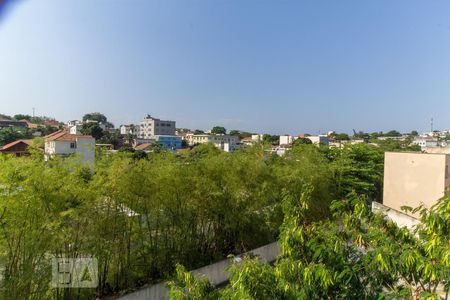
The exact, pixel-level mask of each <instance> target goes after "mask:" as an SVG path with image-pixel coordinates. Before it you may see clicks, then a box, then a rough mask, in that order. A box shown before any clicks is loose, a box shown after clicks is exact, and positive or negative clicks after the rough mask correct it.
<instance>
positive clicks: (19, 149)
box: [0, 140, 31, 156]
mask: <svg viewBox="0 0 450 300" xmlns="http://www.w3.org/2000/svg"><path fill="white" fill-rule="evenodd" d="M30 144H31V140H17V141H14V142H12V143H9V144H6V145H4V146H2V147H0V152H1V153H4V154H12V155H14V156H22V155H26V154H28V147H29V146H30Z"/></svg>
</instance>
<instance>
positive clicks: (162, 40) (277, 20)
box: [0, 0, 450, 134]
mask: <svg viewBox="0 0 450 300" xmlns="http://www.w3.org/2000/svg"><path fill="white" fill-rule="evenodd" d="M0 2H2V1H1V0H0ZM10 2H11V1H10ZM12 2H15V3H12V4H11V5H9V6H8V5H7V7H6V9H5V8H3V10H0V113H6V114H17V113H28V114H31V113H32V107H35V108H36V114H37V115H48V116H53V117H56V118H57V119H58V120H61V121H67V120H69V119H79V118H81V116H82V115H83V114H84V113H86V112H94V111H99V112H102V113H104V114H106V115H107V116H108V118H109V119H110V120H111V121H112V122H114V123H115V125H119V124H121V123H136V122H138V121H140V120H141V119H142V118H143V116H144V115H145V114H146V113H149V114H151V115H154V116H156V117H160V118H167V119H170V120H176V121H177V127H188V128H201V129H209V128H211V127H212V126H214V125H223V126H225V127H226V128H227V129H243V130H249V131H254V132H269V133H278V134H284V133H290V134H296V133H301V132H309V133H312V134H315V133H318V132H319V131H320V132H325V131H328V130H337V131H346V132H351V130H352V129H353V128H354V129H356V130H364V131H379V130H383V131H387V130H390V129H398V130H400V131H410V130H412V129H417V130H419V131H425V130H428V129H429V120H430V118H431V117H432V116H433V117H434V119H435V127H436V128H438V129H444V128H449V127H450V115H449V113H450V1H448V0H443V1H434V0H427V1H424V0H421V1H413V0H404V1H400V0H398V1H397V0H385V1H382V0H377V1H361V0H354V1H345V0H340V1H335V0H329V1H325V0H310V1H301V0H295V1H286V0H272V1H268V0H227V1H224V0H203V1H200V0H198V1H190V0H179V1H175V0H173V1H172V0H159V1H157V0H154V1H151V0H77V1H73V0H15V1H14V0H12Z"/></svg>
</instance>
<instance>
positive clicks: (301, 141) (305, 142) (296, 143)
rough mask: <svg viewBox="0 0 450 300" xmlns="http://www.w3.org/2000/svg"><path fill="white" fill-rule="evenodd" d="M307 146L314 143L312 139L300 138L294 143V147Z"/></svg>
mask: <svg viewBox="0 0 450 300" xmlns="http://www.w3.org/2000/svg"><path fill="white" fill-rule="evenodd" d="M305 144H312V142H311V140H310V139H307V138H298V139H296V140H295V141H294V142H293V143H292V146H298V145H305Z"/></svg>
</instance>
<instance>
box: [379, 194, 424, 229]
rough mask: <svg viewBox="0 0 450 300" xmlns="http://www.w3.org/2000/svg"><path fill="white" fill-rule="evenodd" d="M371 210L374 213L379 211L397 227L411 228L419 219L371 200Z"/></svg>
mask: <svg viewBox="0 0 450 300" xmlns="http://www.w3.org/2000/svg"><path fill="white" fill-rule="evenodd" d="M372 211H373V212H374V213H381V214H384V215H386V216H387V217H388V218H389V219H391V220H392V221H394V222H395V223H396V224H397V226H398V227H407V228H408V229H410V230H412V229H414V227H415V226H416V225H417V224H419V223H420V221H419V220H418V219H416V218H414V217H412V216H409V215H407V214H405V213H403V212H401V211H398V210H395V209H393V208H390V207H388V206H386V205H383V204H381V203H378V202H375V201H373V202H372Z"/></svg>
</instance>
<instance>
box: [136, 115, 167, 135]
mask: <svg viewBox="0 0 450 300" xmlns="http://www.w3.org/2000/svg"><path fill="white" fill-rule="evenodd" d="M155 135H175V121H164V120H160V119H156V118H153V117H151V116H150V115H147V116H146V117H145V118H144V120H143V121H142V122H141V125H140V130H139V138H142V139H151V138H153V137H154V136H155Z"/></svg>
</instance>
